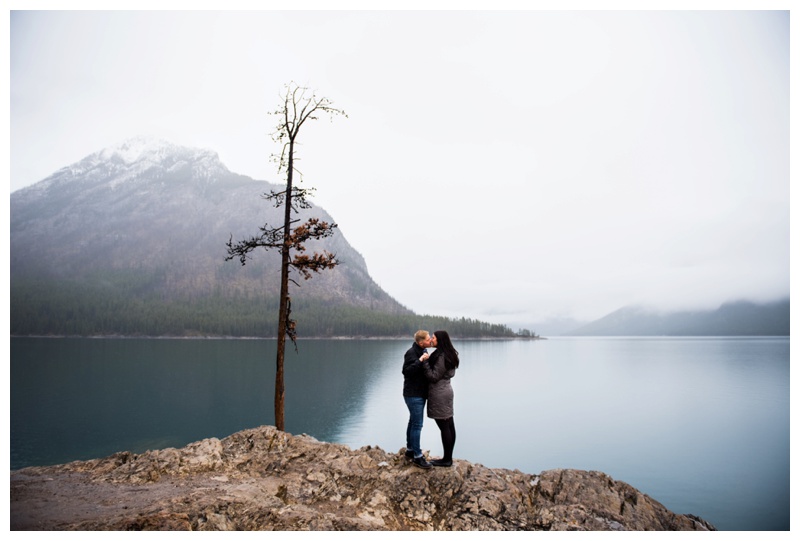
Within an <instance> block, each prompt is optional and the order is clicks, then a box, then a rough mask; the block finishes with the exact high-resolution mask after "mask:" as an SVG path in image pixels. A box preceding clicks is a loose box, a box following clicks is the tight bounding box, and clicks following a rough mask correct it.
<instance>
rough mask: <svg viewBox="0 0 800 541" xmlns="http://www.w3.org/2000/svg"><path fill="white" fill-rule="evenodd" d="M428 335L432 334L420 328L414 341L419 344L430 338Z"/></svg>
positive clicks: (415, 334)
mask: <svg viewBox="0 0 800 541" xmlns="http://www.w3.org/2000/svg"><path fill="white" fill-rule="evenodd" d="M428 335H430V333H429V332H428V331H423V330H419V331H417V332H415V333H414V341H415V342H416V343H417V344H419V343H420V342H422V341H423V340H427V339H428Z"/></svg>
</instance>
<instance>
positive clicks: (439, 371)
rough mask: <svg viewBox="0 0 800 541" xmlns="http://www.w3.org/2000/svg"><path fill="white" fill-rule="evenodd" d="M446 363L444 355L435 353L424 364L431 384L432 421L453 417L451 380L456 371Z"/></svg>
mask: <svg viewBox="0 0 800 541" xmlns="http://www.w3.org/2000/svg"><path fill="white" fill-rule="evenodd" d="M444 361H445V359H444V354H443V353H442V352H441V351H434V352H433V355H431V357H430V359H428V360H427V362H424V363H422V365H423V366H424V368H425V377H427V378H428V382H429V386H428V417H430V418H431V419H449V418H450V417H452V416H453V387H452V386H451V385H450V379H451V378H452V377H453V376H455V375H456V369H455V368H450V369H448V368H447V367H446V366H445V362H444Z"/></svg>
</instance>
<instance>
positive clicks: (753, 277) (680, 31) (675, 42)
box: [10, 3, 789, 323]
mask: <svg viewBox="0 0 800 541" xmlns="http://www.w3.org/2000/svg"><path fill="white" fill-rule="evenodd" d="M12 5H13V3H12ZM699 5H700V6H702V5H703V4H702V3H700V4H699ZM765 5H769V3H767V4H765ZM778 5H779V6H780V5H783V6H784V7H786V3H784V4H780V3H779V4H778ZM10 31H11V42H10V47H11V55H10V57H11V66H10V68H11V69H10V104H11V108H10V127H11V129H10V134H11V139H10V151H11V155H10V163H11V167H10V171H11V177H10V180H11V191H14V190H17V189H20V188H22V187H25V186H28V185H30V184H33V183H35V182H38V181H40V180H42V179H44V178H45V177H47V176H48V175H50V174H52V173H53V172H55V171H56V170H58V169H60V168H61V167H64V166H66V165H69V164H71V163H74V162H76V161H79V160H80V159H82V158H83V157H85V156H86V155H88V154H91V153H93V152H95V151H98V150H100V149H102V148H105V147H108V146H111V145H114V144H117V143H119V142H121V141H122V140H124V139H127V138H129V137H132V136H136V135H150V136H155V137H161V138H165V139H168V140H170V141H172V142H174V143H177V144H181V145H186V146H197V147H202V148H209V149H213V150H215V151H217V152H218V153H219V156H220V158H221V160H222V161H223V163H225V165H227V167H228V168H229V169H231V170H232V171H235V172H237V173H241V174H245V175H249V176H251V177H254V178H257V179H263V180H270V181H273V182H275V181H278V180H279V177H278V176H277V173H276V171H275V168H274V166H273V164H272V163H270V161H269V159H268V158H269V155H270V153H272V152H275V151H276V150H277V148H276V147H275V146H274V144H273V143H272V142H271V139H270V138H269V134H270V133H271V132H272V131H273V127H274V124H275V122H274V120H273V119H271V118H270V117H268V115H267V113H268V111H271V110H274V109H276V108H277V107H278V106H279V104H280V97H279V95H280V92H281V89H282V86H283V85H284V84H285V83H288V82H289V81H295V82H297V83H300V84H302V85H307V86H309V87H311V88H313V89H316V90H317V91H318V93H319V94H320V95H324V96H326V97H328V98H330V99H331V100H333V102H334V104H335V105H336V106H338V107H341V108H342V109H344V110H345V111H346V112H347V114H348V115H349V118H341V117H340V118H337V119H336V120H334V122H332V123H330V122H328V121H327V120H324V121H318V122H316V123H313V124H308V125H306V126H305V127H304V133H303V132H301V143H303V146H302V148H301V155H300V157H301V158H302V161H301V162H300V164H299V168H300V170H301V171H302V172H303V174H304V177H305V182H306V184H307V185H308V186H314V187H316V188H317V193H316V196H315V201H316V202H317V203H318V204H320V205H321V206H323V207H324V208H325V209H326V210H328V211H329V212H330V213H331V215H332V216H333V217H334V219H335V220H336V221H337V223H338V224H339V226H340V228H341V232H342V233H343V234H344V235H345V236H346V237H347V239H348V240H349V242H350V243H351V244H352V245H353V246H354V247H355V248H356V250H358V251H359V252H360V253H361V254H363V256H364V257H365V259H366V261H367V265H368V267H369V270H370V273H371V274H372V276H373V278H374V279H375V280H376V282H378V283H379V284H380V285H381V286H382V287H383V288H384V289H385V290H386V291H387V292H388V293H389V294H391V295H392V296H393V297H395V298H396V299H397V300H398V301H400V302H401V303H403V304H404V305H406V306H407V307H409V308H411V309H413V310H414V311H416V312H418V313H428V314H437V315H447V316H454V317H461V316H464V317H473V318H479V319H483V320H489V321H493V322H498V323H509V322H513V323H526V322H530V323H534V322H540V321H543V320H545V319H547V318H550V317H567V316H569V317H575V318H579V319H594V318H598V317H601V316H603V315H605V314H607V313H609V312H611V311H613V310H616V309H617V308H620V307H622V306H626V305H631V304H637V303H641V304H646V305H651V306H653V307H657V308H662V309H677V308H715V307H716V306H718V305H719V304H720V303H722V302H724V301H726V300H731V299H741V298H745V299H753V300H771V299H776V298H778V297H781V296H786V295H788V294H789V13H788V12H786V11H783V12H781V11H637V12H630V11H619V10H603V11H582V10H577V11H563V12H559V11H499V12H489V11H471V12H470V11H460V12H459V11H444V12H435V11H401V12H388V11H374V12H367V11H334V12H321V11H302V12H285V11H266V12H263V11H262V12H240V11H239V12H234V11H230V12H208V11H200V12H160V11H150V12H144V11H143V12H132V11H119V12H93V11H69V12H48V11H36V12H11V14H10ZM256 225H259V224H254V226H256Z"/></svg>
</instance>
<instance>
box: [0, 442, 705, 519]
mask: <svg viewBox="0 0 800 541" xmlns="http://www.w3.org/2000/svg"><path fill="white" fill-rule="evenodd" d="M403 451H404V449H401V450H400V452H398V453H397V454H394V453H388V452H386V451H383V450H382V449H380V448H379V447H370V446H367V447H362V448H361V449H357V450H351V449H350V448H349V447H347V446H345V445H339V444H332V443H323V442H319V441H317V440H315V439H314V438H312V437H310V436H306V435H301V436H292V435H290V434H288V433H285V432H281V431H278V430H277V429H275V427H272V426H262V427H258V428H254V429H249V430H243V431H241V432H237V433H236V434H233V435H231V436H229V437H227V438H225V439H222V440H219V439H216V438H210V439H206V440H203V441H199V442H196V443H192V444H190V445H187V446H186V447H184V448H182V449H174V448H169V449H162V450H157V451H147V452H146V453H142V454H133V453H129V452H123V453H117V454H114V455H111V456H110V457H107V458H102V459H95V460H88V461H80V462H71V463H69V464H63V465H58V466H46V467H33V468H24V469H21V470H17V471H13V472H11V502H10V503H11V529H12V530H714V529H715V528H714V527H713V526H712V525H711V524H709V523H708V522H706V521H704V520H703V519H701V518H699V517H696V516H693V515H679V514H675V513H673V512H671V511H669V510H668V509H666V508H665V507H664V506H663V505H661V504H660V503H658V502H657V501H655V500H654V499H652V498H650V497H649V496H647V495H646V494H643V493H641V492H639V491H638V490H636V489H635V488H633V487H632V486H630V485H628V484H626V483H623V482H620V481H615V480H614V479H612V478H610V477H608V476H607V475H605V474H603V473H600V472H587V471H579V470H548V471H544V472H542V473H540V474H538V475H531V474H526V473H522V472H520V471H518V470H505V469H492V468H487V467H484V466H482V465H480V464H472V463H469V462H467V461H464V460H456V461H454V463H453V467H452V468H434V469H433V470H430V471H423V470H420V469H419V468H415V467H413V466H410V465H409V463H407V462H406V460H405V458H404V456H403Z"/></svg>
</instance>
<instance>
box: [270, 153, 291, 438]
mask: <svg viewBox="0 0 800 541" xmlns="http://www.w3.org/2000/svg"><path fill="white" fill-rule="evenodd" d="M293 162H294V139H291V140H290V141H289V168H288V172H287V175H286V201H285V214H284V221H283V249H282V250H281V293H280V305H279V307H278V353H277V358H276V360H275V428H277V429H278V430H281V431H283V432H285V431H286V428H285V424H284V411H283V405H284V395H285V389H286V387H285V385H284V381H283V359H284V353H285V351H286V324H287V320H288V319H289V317H288V316H289V234H290V233H291V230H290V225H291V219H292V174H293V173H294V163H293Z"/></svg>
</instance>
